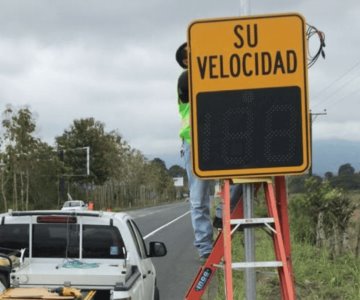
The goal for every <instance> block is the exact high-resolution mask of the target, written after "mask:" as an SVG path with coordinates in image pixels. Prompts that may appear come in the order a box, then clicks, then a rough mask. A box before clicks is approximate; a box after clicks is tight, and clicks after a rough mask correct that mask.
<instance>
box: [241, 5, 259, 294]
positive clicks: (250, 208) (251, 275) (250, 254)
mask: <svg viewBox="0 0 360 300" xmlns="http://www.w3.org/2000/svg"><path fill="white" fill-rule="evenodd" d="M249 15H250V0H240V16H249ZM243 199H244V200H243V201H244V202H243V208H244V218H245V219H251V218H252V217H253V215H254V185H253V184H252V183H245V184H244V185H243ZM244 243H245V257H244V258H245V262H253V261H255V230H254V228H251V227H245V228H244ZM245 287H246V291H245V293H246V299H247V300H254V299H256V272H255V269H254V268H247V269H245Z"/></svg>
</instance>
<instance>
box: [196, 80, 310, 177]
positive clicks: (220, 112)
mask: <svg viewBox="0 0 360 300" xmlns="http://www.w3.org/2000/svg"><path fill="white" fill-rule="evenodd" d="M196 109H197V112H196V119H197V133H196V134H197V143H195V145H197V147H198V149H197V153H198V162H199V169H200V170H201V171H214V170H216V171H217V170H235V169H238V170H240V169H257V168H270V169H271V168H279V167H292V166H301V165H303V163H304V161H303V160H304V158H303V156H304V153H303V144H302V143H303V140H302V136H303V133H302V119H301V116H302V113H301V109H302V107H301V89H300V88H299V87H297V86H291V87H277V88H264V89H252V90H234V91H216V92H202V93H199V94H198V95H197V99H196ZM193 117H194V116H193ZM193 138H194V136H193ZM275 173H276V172H275Z"/></svg>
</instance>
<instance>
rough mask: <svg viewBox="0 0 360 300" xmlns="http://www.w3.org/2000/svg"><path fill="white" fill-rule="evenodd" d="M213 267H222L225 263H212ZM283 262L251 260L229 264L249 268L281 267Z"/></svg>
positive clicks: (235, 267) (239, 267)
mask: <svg viewBox="0 0 360 300" xmlns="http://www.w3.org/2000/svg"><path fill="white" fill-rule="evenodd" d="M214 266H215V267H219V268H224V267H225V265H224V264H223V263H222V264H214ZM282 266H283V264H282V262H281V261H251V262H235V263H232V264H231V267H232V268H233V269H237V270H241V269H250V268H253V269H254V268H278V267H282Z"/></svg>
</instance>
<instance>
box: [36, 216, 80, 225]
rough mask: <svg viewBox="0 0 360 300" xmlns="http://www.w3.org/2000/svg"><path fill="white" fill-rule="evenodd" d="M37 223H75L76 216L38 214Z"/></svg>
mask: <svg viewBox="0 0 360 300" xmlns="http://www.w3.org/2000/svg"><path fill="white" fill-rule="evenodd" d="M37 222H38V223H76V222H77V220H76V217H73V216H38V217H37Z"/></svg>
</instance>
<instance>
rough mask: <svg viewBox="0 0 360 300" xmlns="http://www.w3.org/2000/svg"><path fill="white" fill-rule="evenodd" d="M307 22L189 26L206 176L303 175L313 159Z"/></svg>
mask: <svg viewBox="0 0 360 300" xmlns="http://www.w3.org/2000/svg"><path fill="white" fill-rule="evenodd" d="M305 25H306V23H305V20H304V18H303V17H302V16H301V15H299V14H281V15H267V16H253V17H241V18H226V19H211V20H198V21H195V22H193V23H191V24H190V26H189V28H188V46H189V71H190V78H189V81H190V98H191V122H192V140H193V143H192V147H193V148H192V150H193V167H194V172H195V173H196V174H197V175H198V176H199V177H205V178H211V177H218V178H224V177H234V176H235V177H239V176H240V177H241V176H258V175H259V176H263V175H280V174H290V173H302V172H304V171H305V170H306V169H307V168H308V167H309V165H310V159H311V158H310V141H309V115H308V96H307V94H308V91H307V63H306V38H305Z"/></svg>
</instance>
